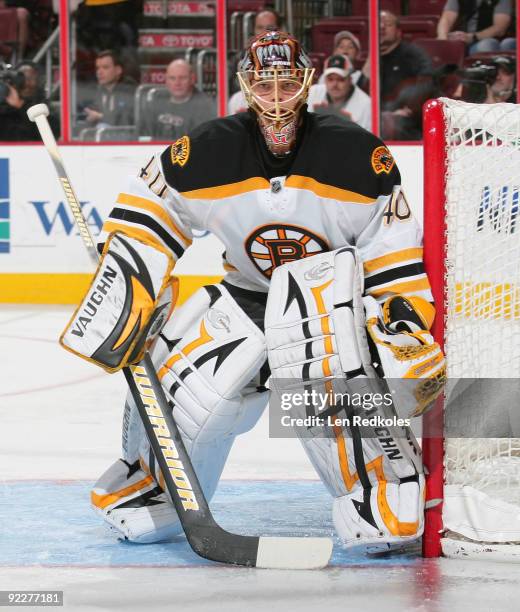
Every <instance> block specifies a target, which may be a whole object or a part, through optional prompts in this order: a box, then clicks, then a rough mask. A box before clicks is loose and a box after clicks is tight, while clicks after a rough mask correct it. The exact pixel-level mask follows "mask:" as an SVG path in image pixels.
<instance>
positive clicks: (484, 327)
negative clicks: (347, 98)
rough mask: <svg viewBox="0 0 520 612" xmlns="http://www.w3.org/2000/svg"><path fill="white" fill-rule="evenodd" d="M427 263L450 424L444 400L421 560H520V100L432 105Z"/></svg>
mask: <svg viewBox="0 0 520 612" xmlns="http://www.w3.org/2000/svg"><path fill="white" fill-rule="evenodd" d="M424 261H425V268H426V272H427V274H428V277H429V279H430V282H431V285H432V292H433V297H434V300H435V306H436V310H437V314H436V318H435V323H434V326H433V335H434V337H435V338H436V340H437V341H438V342H439V343H440V345H441V346H442V348H443V350H444V351H445V354H446V359H447V374H448V381H449V382H448V386H447V388H449V391H447V394H449V403H448V412H447V414H448V415H449V422H450V427H451V429H450V430H449V433H445V431H444V425H443V408H444V407H443V405H442V401H439V402H438V404H437V405H436V407H435V408H434V410H432V411H431V412H430V413H429V414H427V415H426V416H425V418H424V423H423V458H424V465H425V473H426V479H427V487H426V511H425V531H424V538H423V553H424V555H425V556H426V557H436V556H439V555H440V554H441V553H442V554H445V555H447V556H453V557H464V558H468V557H472V558H494V559H496V560H502V561H511V560H513V561H520V105H516V104H506V103H503V104H502V103H501V104H470V103H464V102H461V101H456V100H450V99H447V98H440V99H437V100H433V101H430V102H428V103H427V104H426V105H425V108H424ZM459 389H463V391H462V392H460V391H459ZM468 390H469V392H468ZM454 391H455V392H454ZM454 398H455V401H454ZM460 398H464V402H460V401H459V400H460ZM461 406H462V407H461ZM454 422H455V423H456V424H457V426H458V427H455V428H453V427H452V424H453V423H454ZM515 436H517V437H515Z"/></svg>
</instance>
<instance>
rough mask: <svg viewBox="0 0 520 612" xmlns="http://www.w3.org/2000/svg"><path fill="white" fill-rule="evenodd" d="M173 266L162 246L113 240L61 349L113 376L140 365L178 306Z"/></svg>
mask: <svg viewBox="0 0 520 612" xmlns="http://www.w3.org/2000/svg"><path fill="white" fill-rule="evenodd" d="M173 266H174V261H173V258H172V256H171V255H170V254H169V253H167V252H166V251H165V250H163V249H162V248H160V247H159V246H158V245H156V244H153V245H151V244H147V243H145V242H142V241H141V240H137V239H135V238H130V237H129V236H122V235H121V234H117V233H116V234H111V235H110V236H109V238H108V240H107V242H106V244H105V247H104V249H103V254H102V258H101V261H100V263H99V266H98V269H97V271H96V273H95V275H94V278H93V280H92V283H91V285H90V289H89V290H88V291H87V293H86V295H85V297H84V299H83V301H82V302H81V303H80V305H79V306H78V308H77V309H76V311H75V312H74V314H73V316H72V318H71V320H70V321H69V323H68V325H67V327H66V328H65V331H64V332H63V334H62V335H61V337H60V344H61V345H62V346H63V347H64V348H65V349H67V350H68V351H71V352H72V353H74V354H76V355H78V356H80V357H82V358H83V359H86V360H88V361H91V362H94V363H95V364H96V365H99V366H101V367H102V368H103V369H105V370H106V371H107V372H116V371H117V370H120V369H121V368H123V367H125V366H126V365H127V364H129V363H135V362H137V361H140V359H141V358H142V356H143V355H144V352H145V351H146V350H147V348H148V347H149V346H150V345H151V343H152V342H153V340H154V338H155V337H156V336H157V334H158V333H159V331H160V330H161V328H162V327H163V325H164V324H165V322H166V321H167V320H168V318H169V316H170V314H171V312H172V310H173V307H174V305H175V301H176V299H177V293H178V292H177V286H178V281H177V279H176V278H175V277H172V276H171V272H172V269H173Z"/></svg>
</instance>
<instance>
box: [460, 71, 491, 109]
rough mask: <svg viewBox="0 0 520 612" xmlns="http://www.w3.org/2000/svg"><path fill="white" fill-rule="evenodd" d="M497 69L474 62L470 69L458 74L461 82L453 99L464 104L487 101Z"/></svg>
mask: <svg viewBox="0 0 520 612" xmlns="http://www.w3.org/2000/svg"><path fill="white" fill-rule="evenodd" d="M496 76H497V69H496V67H495V66H491V65H488V64H483V63H482V62H475V64H473V66H471V67H470V68H465V69H464V70H462V71H461V72H460V77H461V82H460V84H459V86H458V87H457V89H456V90H455V93H454V94H453V97H454V98H455V99H457V100H463V101H464V102H474V103H476V104H481V103H484V102H488V101H489V96H490V90H491V86H492V84H493V83H494V82H495V79H496Z"/></svg>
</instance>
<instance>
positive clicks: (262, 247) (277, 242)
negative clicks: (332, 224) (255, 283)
mask: <svg viewBox="0 0 520 612" xmlns="http://www.w3.org/2000/svg"><path fill="white" fill-rule="evenodd" d="M245 247H246V252H247V254H248V255H249V258H250V260H251V261H252V262H253V264H254V265H255V267H256V269H257V270H258V271H259V272H260V273H261V274H263V275H264V276H265V277H266V278H271V275H272V274H273V270H274V269H275V268H277V267H278V266H281V265H283V264H284V263H288V262H290V261H296V260H297V259H303V258H304V257H311V256H312V255H316V254H317V253H323V252H324V251H330V247H329V245H328V244H327V242H326V241H325V240H324V239H323V238H322V237H321V236H318V235H317V234H315V233H313V232H311V231H310V230H308V229H307V228H305V227H299V226H297V225H285V224H278V223H276V224H271V225H262V226H260V227H258V228H256V229H255V230H254V231H253V232H252V233H251V234H250V235H249V236H248V237H247V239H246V242H245Z"/></svg>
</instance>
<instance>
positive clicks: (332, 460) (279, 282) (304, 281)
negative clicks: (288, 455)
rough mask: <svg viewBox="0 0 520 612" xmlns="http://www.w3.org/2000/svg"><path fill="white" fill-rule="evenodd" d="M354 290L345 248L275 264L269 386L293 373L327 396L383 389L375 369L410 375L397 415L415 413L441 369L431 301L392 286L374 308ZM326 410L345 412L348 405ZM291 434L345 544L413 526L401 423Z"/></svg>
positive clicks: (356, 277) (412, 484) (417, 480)
mask: <svg viewBox="0 0 520 612" xmlns="http://www.w3.org/2000/svg"><path fill="white" fill-rule="evenodd" d="M362 293H363V272H362V265H361V263H360V260H359V257H358V254H357V251H356V249H354V248H350V247H349V248H342V249H338V250H336V251H333V252H329V253H324V254H320V255H316V256H313V257H310V258H306V259H303V260H300V261H298V262H292V263H289V264H286V265H283V266H281V267H279V268H277V269H276V270H275V271H274V273H273V278H272V282H271V288H270V292H269V298H268V303H267V310H266V340H267V347H268V359H269V364H270V366H271V371H272V375H273V378H272V386H273V388H275V389H276V391H277V392H278V394H281V393H282V392H285V391H287V390H289V391H292V392H294V390H295V387H297V386H298V383H299V385H300V388H302V387H305V388H306V389H308V388H311V387H312V389H317V390H318V392H320V393H322V394H323V397H325V396H327V394H328V395H329V397H335V396H334V394H335V393H337V392H338V391H339V392H342V393H343V392H344V390H345V388H347V389H348V385H349V381H350V382H351V384H352V383H353V382H354V383H356V385H355V386H356V387H357V388H358V389H359V385H360V384H361V385H362V386H364V387H365V388H366V389H367V390H372V391H376V390H377V391H381V390H383V391H382V392H384V391H385V390H388V389H387V387H386V386H385V383H384V381H382V380H381V379H378V373H379V374H380V375H382V374H384V375H385V376H386V377H388V378H392V379H396V378H401V377H403V378H413V379H415V381H414V382H413V383H412V384H411V385H410V384H408V389H409V393H408V395H406V396H405V397H404V404H405V405H404V406H400V408H401V414H400V415H399V416H401V417H403V416H411V415H413V414H419V413H420V412H422V411H424V410H425V409H426V408H427V406H429V405H430V404H431V403H432V402H433V400H434V399H435V397H436V395H437V394H438V393H439V392H440V390H441V389H442V382H443V376H444V357H443V355H442V352H441V351H440V348H439V346H438V345H437V344H436V343H435V342H433V339H432V337H431V336H430V334H429V333H428V332H427V330H426V329H424V328H426V327H427V325H428V322H429V321H431V319H432V318H433V309H432V307H431V305H430V304H428V303H426V302H424V301H423V300H420V301H415V300H414V299H408V298H403V297H402V296H396V297H394V298H392V299H391V301H389V302H388V303H387V304H386V305H385V307H384V308H383V311H381V309H380V307H379V304H378V303H377V302H376V301H375V300H374V299H373V298H372V297H370V296H367V297H362ZM421 302H424V303H423V304H421ZM418 305H419V308H418V307H417V306H418ZM421 305H422V306H424V307H423V308H422V309H421V308H420V306H421ZM365 311H366V314H365ZM367 332H368V333H367ZM374 363H375V364H376V366H377V371H376V369H375V368H374V365H373V364H374ZM296 381H298V382H296ZM432 381H434V384H432ZM392 382H394V380H393V381H392ZM425 383H426V384H425ZM403 409H404V411H405V413H404V414H403ZM327 410H328V412H329V413H331V414H335V413H336V412H340V411H342V410H345V411H346V416H347V417H348V416H352V415H353V414H354V412H353V409H352V408H351V407H344V406H334V405H332V406H329V407H328V409H327ZM376 410H377V411H378V414H381V415H382V416H384V417H389V416H391V415H395V414H396V413H395V408H394V407H393V406H390V408H389V409H388V408H387V409H386V410H385V409H384V408H383V407H381V408H377V409H376ZM373 414H374V413H373V412H372V413H371V415H373ZM351 422H352V420H351ZM321 433H323V432H321ZM298 435H299V436H300V440H301V442H302V444H303V446H304V448H305V451H306V452H307V454H308V456H309V458H310V460H311V462H312V463H313V465H314V467H315V469H316V470H317V472H318V473H319V475H320V477H321V479H322V480H323V482H324V483H325V484H326V486H327V488H328V489H329V491H330V493H331V494H332V495H333V496H334V498H335V499H334V504H333V520H334V525H335V527H336V530H337V532H338V535H339V536H340V538H341V539H342V540H343V542H344V543H345V545H347V546H358V545H362V546H363V547H364V548H365V549H366V550H368V551H380V550H387V549H388V548H390V547H394V546H400V545H402V544H403V543H407V542H409V541H413V540H415V539H417V538H418V537H419V536H420V535H421V534H422V531H423V513H424V474H423V467H422V461H421V456H420V449H419V447H418V445H417V443H416V442H415V439H414V437H413V434H412V433H411V431H410V430H409V428H407V427H373V428H365V429H363V430H361V429H360V428H359V427H357V426H354V425H346V426H344V427H342V426H337V425H335V426H333V427H332V436H323V435H313V430H312V429H303V430H299V431H298Z"/></svg>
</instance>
